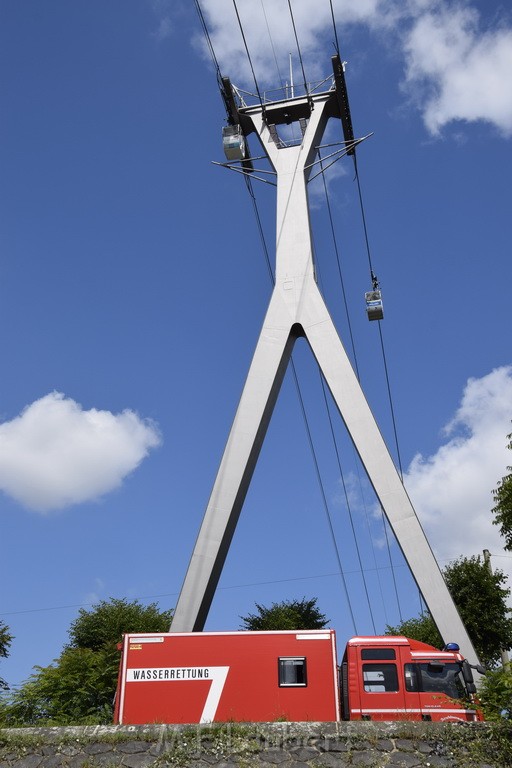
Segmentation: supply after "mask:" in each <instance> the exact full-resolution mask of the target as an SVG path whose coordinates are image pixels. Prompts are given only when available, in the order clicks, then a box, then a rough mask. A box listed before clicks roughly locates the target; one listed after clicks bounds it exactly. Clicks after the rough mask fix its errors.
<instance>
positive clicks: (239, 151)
mask: <svg viewBox="0 0 512 768" xmlns="http://www.w3.org/2000/svg"><path fill="white" fill-rule="evenodd" d="M222 146H223V149H224V154H225V155H226V160H244V159H245V156H246V154H247V152H246V147H245V137H244V134H243V133H242V128H241V126H240V125H226V126H224V128H223V129H222Z"/></svg>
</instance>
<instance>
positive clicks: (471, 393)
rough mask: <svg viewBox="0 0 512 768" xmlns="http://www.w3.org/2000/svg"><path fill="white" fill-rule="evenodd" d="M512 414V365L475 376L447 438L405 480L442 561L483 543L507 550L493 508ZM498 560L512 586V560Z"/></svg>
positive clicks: (477, 551) (476, 549) (479, 551)
mask: <svg viewBox="0 0 512 768" xmlns="http://www.w3.org/2000/svg"><path fill="white" fill-rule="evenodd" d="M511 418H512V366H508V367H502V368H497V369H495V370H494V371H492V372H491V373H489V374H488V375H487V376H484V377H482V378H481V379H469V381H468V382H467V385H466V387H465V389H464V393H463V396H462V400H461V403H460V406H459V408H458V409H457V412H456V414H455V416H454V418H453V419H452V420H451V421H450V423H449V424H448V425H447V427H446V428H445V431H444V434H445V436H446V437H447V441H446V442H445V443H444V444H443V445H442V446H441V447H440V448H439V449H438V450H437V451H436V453H435V454H433V455H432V456H428V457H424V456H421V455H417V456H416V457H415V458H414V459H413V461H412V462H411V465H410V467H409V469H408V471H407V473H406V476H405V478H404V481H405V485H406V487H407V490H408V492H409V495H410V497H411V500H412V502H413V504H414V506H415V508H416V511H417V512H418V516H419V517H420V519H421V522H422V524H423V526H424V528H425V531H426V534H427V538H428V539H429V541H430V543H431V545H432V548H433V549H434V551H435V553H436V556H437V558H438V560H439V561H440V565H441V566H444V565H446V562H447V561H449V560H453V559H455V558H457V557H459V556H461V555H464V556H471V555H478V554H482V550H483V549H489V550H490V552H491V554H493V555H497V556H503V555H504V554H505V553H504V551H503V541H502V539H501V537H500V535H499V529H498V528H497V527H496V526H495V525H493V524H492V519H493V518H492V515H491V508H492V507H493V499H492V491H493V489H494V488H495V487H496V484H497V481H498V480H500V479H501V478H502V477H503V476H504V475H505V474H507V466H508V465H509V464H510V463H511V459H512V456H511V455H510V451H509V450H508V449H507V442H508V441H507V434H508V433H510V431H511V430H512V427H511V424H510V422H511ZM493 565H494V566H495V567H496V568H500V569H501V570H503V571H504V572H506V573H508V574H509V582H510V586H512V560H511V559H510V558H507V559H503V560H501V559H498V560H496V561H495V562H494V563H493Z"/></svg>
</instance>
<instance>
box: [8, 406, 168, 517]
mask: <svg viewBox="0 0 512 768" xmlns="http://www.w3.org/2000/svg"><path fill="white" fill-rule="evenodd" d="M160 442H161V439H160V435H159V432H158V429H157V427H156V425H155V424H153V423H152V422H151V421H147V420H142V419H141V418H140V417H139V416H138V415H137V414H136V413H134V412H133V411H130V410H125V411H123V412H122V413H118V414H114V413H111V412H110V411H97V410H96V409H94V408H92V409H91V410H89V411H84V410H83V409H82V407H81V406H80V405H79V404H78V403H76V402H75V401H74V400H71V399H70V398H65V397H64V395H63V394H61V393H59V392H53V393H51V394H49V395H46V396H45V397H42V398H41V399H40V400H36V401H35V402H34V403H32V404H31V405H28V406H27V407H26V408H25V409H24V410H23V411H22V413H21V414H20V415H19V416H17V417H16V418H15V419H13V420H12V421H6V422H4V423H3V424H0V490H2V491H4V492H5V493H6V494H8V495H9V496H11V497H12V498H14V499H15V500H16V501H18V502H20V503H21V504H23V505H24V506H25V507H28V508H29V509H33V510H35V511H38V512H47V511H50V510H55V509H62V508H63V507H67V506H70V505H72V504H79V503H81V502H84V501H88V500H91V499H95V498H97V497H99V496H102V495H103V494H105V493H108V492H109V491H112V490H113V489H115V488H118V487H119V486H120V485H121V484H122V482H123V479H124V478H125V477H126V476H127V475H128V474H129V473H130V472H133V470H134V469H136V467H137V466H138V465H139V464H140V463H141V461H142V460H143V459H144V458H145V457H146V456H147V455H148V452H149V450H150V449H151V448H155V447H157V446H158V445H159V444H160Z"/></svg>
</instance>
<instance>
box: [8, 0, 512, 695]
mask: <svg viewBox="0 0 512 768" xmlns="http://www.w3.org/2000/svg"><path fill="white" fill-rule="evenodd" d="M353 5H354V4H353V3H349V2H342V1H341V0H340V2H338V3H334V8H335V13H336V20H337V31H338V35H339V38H340V43H341V46H342V56H343V58H344V59H345V60H346V61H347V62H348V63H347V82H348V88H349V95H350V102H351V109H352V118H353V123H354V129H355V133H356V135H358V136H361V135H365V134H368V133H370V132H373V133H374V135H373V137H372V138H371V139H368V140H367V141H366V142H364V143H363V144H362V146H361V147H360V149H359V150H358V165H359V171H360V178H361V184H362V190H363V196H364V204H365V213H366V217H367V225H368V231H369V238H370V245H371V252H372V261H373V264H374V268H375V271H376V273H377V275H378V277H379V279H380V282H381V287H382V290H383V296H384V302H385V319H384V321H383V322H382V333H383V337H384V343H385V349H386V359H387V364H388V369H389V376H390V381H391V389H392V397H393V405H394V410H395V416H396V425H397V431H398V438H399V447H400V454H401V460H402V465H403V468H404V472H405V481H406V486H407V488H408V490H409V492H410V495H411V497H412V500H413V503H414V504H415V506H416V508H417V511H418V514H419V516H420V518H421V520H422V523H423V525H424V527H425V529H426V531H427V535H428V537H429V540H430V541H431V544H432V546H433V548H434V551H435V553H436V555H437V557H438V559H439V562H440V564H441V565H442V566H443V565H445V564H446V563H447V562H448V561H449V560H450V559H452V558H454V557H457V556H459V555H461V554H464V555H472V554H478V553H480V552H481V550H482V549H483V548H484V547H487V548H488V549H490V551H491V552H492V554H493V565H494V566H495V567H497V568H498V567H499V568H502V569H503V570H504V571H506V572H507V573H510V572H512V559H511V556H510V555H507V554H506V553H504V552H503V550H502V549H501V542H500V540H499V536H498V531H497V529H496V527H495V526H492V525H491V517H490V513H489V510H490V507H491V506H492V498H491V491H492V489H493V488H494V487H495V485H496V482H497V480H498V479H499V478H500V477H501V476H502V475H503V474H504V473H505V471H506V466H507V464H510V463H512V462H511V456H510V452H509V451H507V450H506V443H507V440H506V435H507V433H509V432H510V431H512V430H511V426H510V420H511V417H512V359H511V353H510V345H509V342H508V338H509V335H510V334H509V328H510V309H509V301H508V298H507V296H508V289H509V285H510V281H511V266H510V243H511V241H512V225H511V216H510V191H509V188H510V178H511V172H512V156H511V137H512V92H511V89H510V81H511V80H510V79H511V75H512V17H511V14H510V10H509V9H508V8H507V7H506V6H505V5H504V4H500V3H498V2H487V3H485V4H484V3H483V2H480V3H457V4H456V3H452V2H449V1H448V0H444V1H439V2H433V1H432V0H410V1H409V2H406V1H405V0H401V1H399V0H394V2H392V1H391V0H389V2H378V0H368V2H366V3H359V4H357V10H355V11H354V9H353V7H351V6H353ZM202 7H203V11H204V13H205V18H206V20H207V23H208V25H209V28H210V32H211V36H212V42H213V45H214V48H215V52H216V54H217V57H218V59H219V62H220V65H221V69H222V71H223V74H225V75H228V76H230V78H231V79H232V81H233V82H234V83H235V84H237V85H241V86H245V87H248V88H249V89H251V88H252V84H251V79H250V75H249V70H248V67H247V57H246V54H245V50H244V49H243V43H242V41H241V36H240V31H239V28H238V26H237V22H236V17H235V15H234V10H233V5H232V3H231V2H227V0H226V1H225V2H221V0H204V2H203V3H202ZM238 7H239V10H240V15H241V18H242V21H243V23H244V28H245V29H246V32H247V41H248V45H249V50H250V52H252V56H253V57H254V61H253V63H254V65H255V69H256V72H257V77H258V81H259V83H260V85H261V87H262V88H263V87H272V86H276V85H279V77H280V75H279V73H278V71H277V67H276V63H275V58H274V53H275V54H276V58H277V59H278V65H279V71H280V73H281V76H282V75H283V73H286V70H287V66H288V53H289V51H292V52H294V51H295V50H296V48H295V47H294V41H293V36H292V32H291V25H290V19H289V12H288V3H287V2H286V3H285V2H284V1H283V2H281V0H280V1H279V2H277V0H273V2H270V0H264V2H260V3H257V2H256V3H255V2H249V1H248V0H244V1H242V0H239V2H238ZM292 7H293V8H294V12H295V21H296V26H297V32H298V37H299V42H300V45H301V50H302V52H303V55H304V64H305V70H306V76H307V78H308V79H312V80H314V79H317V78H318V79H320V78H321V77H324V76H327V75H328V74H329V71H330V66H331V65H330V57H331V55H332V53H333V44H332V41H333V32H332V26H331V20H330V8H329V3H328V2H327V1H326V2H325V3H323V2H319V1H318V0H314V2H312V1H311V2H310V0H301V2H299V0H295V2H294V3H292ZM313 8H314V12H313V11H312V9H313ZM269 30H270V37H269ZM0 36H1V45H0V57H1V63H2V66H1V70H2V72H3V75H2V78H1V82H0V100H1V102H0V103H1V112H2V119H1V123H0V153H1V169H2V172H1V176H0V195H1V205H0V210H1V217H2V224H1V235H0V249H1V250H0V254H1V255H0V265H1V266H0V269H1V272H0V349H1V351H2V358H3V366H2V370H3V375H2V379H1V382H0V419H1V423H0V489H1V494H0V514H1V519H2V540H1V542H2V543H1V553H2V555H1V560H0V562H1V580H2V584H3V590H2V599H1V603H0V618H1V619H2V620H3V621H5V622H6V623H7V624H8V625H9V626H10V627H11V630H12V632H13V634H14V635H15V640H14V642H13V645H12V649H11V656H10V658H9V659H7V660H6V661H3V662H2V667H1V674H2V676H3V677H5V678H6V679H7V680H8V681H9V682H10V683H11V684H18V683H20V682H21V681H22V680H24V679H26V678H27V676H28V675H29V674H30V672H31V669H32V667H33V666H34V665H36V664H39V665H45V664H48V663H49V662H50V661H51V660H52V659H53V658H55V657H56V656H58V654H59V653H60V650H61V648H62V646H63V645H64V643H65V642H66V640H67V628H68V627H69V624H70V622H71V621H72V620H73V619H74V618H75V616H76V615H77V611H78V608H79V606H82V605H85V606H87V605H89V604H91V603H94V602H97V601H98V600H100V599H108V598H109V597H111V596H112V597H126V598H129V599H132V598H139V599H141V600H142V601H143V602H146V601H157V602H159V604H160V605H161V607H162V609H167V608H169V607H172V606H174V604H175V601H176V598H177V593H178V592H179V589H180V586H181V583H182V580H183V577H184V575H185V570H186V567H187V564H188V559H189V557H190V554H191V550H192V547H193V544H194V541H195V537H196V535H197V531H198V528H199V525H200V522H201V519H202V515H203V512H204V508H205V506H206V503H207V500H208V496H209V493H210V490H211V486H212V484H213V480H214V477H215V473H216V470H217V467H218V464H219V461H220V458H221V455H222V451H223V447H224V443H225V440H226V438H227V434H228V431H229V428H230V425H231V420H232V418H233V415H234V412H235V409H236V406H237V403H238V398H239V396H240V393H241V388H242V386H243V382H244V380H245V376H246V373H247V370H248V367H249V363H250V360H251V356H252V352H253V350H254V346H255V343H256V340H257V336H258V333H259V329H260V326H261V323H262V321H263V317H264V314H265V311H266V307H267V303H268V300H269V297H270V293H271V284H270V281H269V276H268V272H267V268H266V264H265V259H264V256H263V252H262V247H261V242H260V238H259V233H258V229H257V226H256V222H255V219H254V215H253V210H252V204H251V201H250V198H249V196H248V195H247V192H246V189H245V185H244V183H243V181H242V179H241V178H240V177H239V176H238V175H236V174H232V173H229V172H227V171H225V170H223V169H219V168H217V167H215V166H213V165H212V164H211V161H212V160H216V161H222V160H223V153H222V145H221V128H222V126H223V124H224V118H225V114H224V109H223V105H222V102H221V99H220V96H219V93H218V90H217V85H216V80H215V75H214V72H213V69H212V66H211V62H210V60H209V58H208V56H207V55H206V54H205V52H204V47H203V42H202V37H201V28H200V24H199V21H198V18H197V15H196V13H195V9H194V7H193V4H192V3H185V2H179V1H178V0H173V1H172V2H166V0H154V1H153V2H151V1H150V0H108V1H107V2H105V1H104V0H101V2H100V0H88V1H87V2H78V3H69V2H66V1H65V0H51V2H47V3H41V2H39V0H23V2H16V3H12V2H6V0H3V2H1V3H0ZM270 38H271V40H272V43H270ZM294 55H295V54H294ZM295 73H296V77H298V73H299V65H298V60H297V57H296V55H295ZM337 131H338V133H337ZM329 137H330V138H331V137H332V138H331V140H333V141H335V140H339V139H341V133H340V132H339V126H338V125H336V124H333V125H332V126H329ZM327 184H328V189H329V200H330V204H331V209H332V212H333V219H334V228H335V233H336V239H337V243H338V248H339V251H340V257H341V263H342V270H343V276H344V283H345V289H346V294H347V302H348V312H349V315H350V318H351V324H352V330H353V334H354V339H355V350H356V355H357V362H358V367H359V371H360V375H361V382H362V385H363V389H364V391H365V393H366V394H367V397H368V399H369V401H370V404H371V407H372V409H373V411H374V413H375V416H376V418H377V421H378V423H379V425H380V426H381V429H382V431H383V433H384V436H385V438H386V440H387V442H388V444H389V446H390V449H391V451H392V453H393V455H394V456H396V450H395V445H394V436H393V426H392V421H391V416H390V407H389V401H388V395H387V390H386V380H385V375H384V368H383V359H382V354H381V348H380V341H379V334H378V328H377V324H376V323H369V322H368V320H367V319H366V316H365V310H364V292H365V291H366V290H368V289H369V288H370V278H369V273H368V262H367V257H366V252H365V247H364V239H363V231H362V225H361V216H360V210H359V205H358V200H357V188H356V185H355V182H354V177H353V167H352V164H351V161H350V160H344V161H342V162H341V163H338V164H337V165H336V166H335V167H334V169H333V172H331V173H330V174H329V176H328V178H327ZM255 189H256V193H257V199H258V206H259V210H260V213H261V218H262V222H263V229H264V232H265V238H266V242H267V244H268V248H269V252H270V255H271V258H272V259H273V253H274V230H273V226H274V202H275V200H274V190H273V188H271V187H268V186H266V185H265V186H264V185H261V186H256V187H255ZM311 200H312V211H311V216H312V227H313V236H314V245H315V252H316V257H317V261H318V267H319V276H320V284H321V288H322V291H323V293H324V296H325V298H326V301H327V304H328V306H329V308H330V310H331V312H332V315H333V318H334V320H335V322H336V324H337V327H338V329H339V331H340V334H341V337H342V339H343V341H344V342H345V344H346V346H347V348H348V349H349V353H350V354H351V355H352V349H351V347H350V345H349V337H348V333H347V321H346V312H345V308H344V305H343V299H342V296H341V291H340V285H339V280H338V277H337V266H336V262H335V255H334V250H333V240H332V235H331V231H330V226H329V221H328V217H327V214H326V205H325V196H324V194H323V187H322V185H317V186H316V187H315V188H314V189H312V190H311ZM294 360H295V363H296V367H297V371H298V376H299V380H300V383H301V390H302V393H303V397H304V402H305V407H306V411H307V414H308V419H309V422H310V426H311V431H312V437H313V441H314V444H315V449H316V451H317V454H318V458H319V465H320V471H321V474H322V480H323V483H324V487H325V490H326V495H327V498H328V502H329V509H330V512H331V515H332V519H333V524H334V528H335V531H336V536H337V541H338V546H339V549H340V553H341V557H342V563H343V568H344V570H345V580H346V584H347V587H348V592H349V595H350V600H351V604H352V613H353V614H354V618H355V621H356V626H355V627H354V625H353V623H352V620H351V617H350V610H349V608H348V604H347V599H346V595H345V590H344V587H343V583H342V580H341V578H340V576H339V574H338V573H337V571H338V566H337V562H336V557H335V553H334V547H333V544H332V541H331V538H330V535H329V531H328V525H327V522H326V516H325V511H324V508H323V505H322V500H321V495H320V491H319V486H318V483H317V479H316V476H315V470H314V466H313V461H312V457H311V453H310V450H309V446H308V442H307V438H306V433H305V427H304V423H303V420H302V416H301V412H300V407H299V404H298V399H297V395H296V392H295V387H294V384H293V380H292V379H291V377H290V376H287V377H286V379H285V382H284V385H283V389H282V392H281V395H280V398H279V401H278V404H277V406H276V410H275V414H274V417H273V420H272V423H271V425H270V428H269V432H268V434H267V438H266V441H265V444H264V447H263V450H262V453H261V456H260V460H259V463H258V466H257V469H256V472H255V475H254V478H253V482H252V484H251V488H250V491H249V493H248V496H247V500H246V503H245V506H244V510H243V513H242V516H241V519H240V523H239V526H238V528H237V531H236V534H235V537H234V541H233V545H232V548H231V551H230V554H229V557H228V560H227V563H226V566H225V569H224V572H223V575H222V579H221V584H220V588H219V590H218V592H217V596H216V598H215V601H214V603H213V606H212V610H211V613H210V617H209V620H208V624H207V628H209V629H218V630H222V629H236V628H237V627H238V626H239V625H240V618H239V617H240V616H241V615H246V614H247V613H249V612H251V611H252V610H253V608H254V603H255V602H256V601H257V602H259V603H263V604H270V603H271V602H273V601H275V600H281V599H285V598H295V597H298V598H301V597H303V596H306V597H312V596H317V597H318V600H319V606H320V608H321V609H322V610H323V611H324V612H325V613H326V614H327V615H328V617H329V618H330V623H331V625H332V626H334V627H335V628H336V629H337V630H338V637H339V643H340V645H342V644H343V640H344V638H346V637H348V636H349V635H351V634H353V633H354V632H355V631H357V632H358V633H370V634H371V633H372V632H373V626H372V624H375V627H376V631H377V632H380V631H382V630H383V629H384V626H385V624H386V623H391V624H392V623H397V622H398V621H399V620H400V615H402V616H403V618H408V617H409V616H412V615H415V614H417V612H418V610H419V600H418V596H417V593H416V591H415V589H414V588H413V586H412V583H411V580H410V578H409V577H408V575H407V569H406V567H405V566H404V564H403V561H402V559H401V556H400V554H399V552H398V551H397V549H396V546H394V545H392V547H391V555H392V560H393V563H394V564H395V581H396V584H397V589H398V593H399V606H398V605H397V600H396V597H395V588H394V584H393V581H392V579H391V577H390V568H389V554H388V551H387V549H386V547H385V546H384V545H383V543H384V540H385V537H384V535H383V530H382V526H381V523H380V520H379V519H378V517H377V516H375V504H374V499H373V498H372V495H371V493H370V490H369V487H368V483H367V482H366V480H365V478H364V474H363V472H362V470H361V468H360V467H358V466H357V464H356V462H355V459H354V452H353V449H352V447H351V445H350V443H349V441H348V440H347V438H346V436H345V434H344V431H343V427H342V425H341V424H340V423H339V419H338V420H336V422H335V430H336V435H337V438H338V440H339V445H340V453H341V457H342V466H343V473H344V478H345V483H346V486H347V489H348V495H349V499H350V509H351V512H352V516H353V520H354V527H355V529H356V530H357V532H358V543H359V547H360V551H361V555H362V560H363V566H364V568H365V570H366V580H367V587H368V590H369V592H370V595H371V605H372V609H371V612H370V609H369V608H368V607H367V605H366V602H365V597H364V590H363V586H364V584H363V580H362V577H361V575H360V573H359V563H358V560H357V558H356V556H355V545H354V541H353V538H352V534H351V531H350V524H349V521H348V515H347V508H346V503H345V497H344V494H343V490H342V485H341V481H340V477H339V470H338V467H337V464H336V459H335V454H334V450H333V445H332V441H331V437H330V427H329V422H328V419H327V415H326V410H325V405H324V401H323V394H322V390H321V387H320V384H319V378H318V371H317V370H316V368H315V364H314V362H313V360H312V357H311V354H310V352H309V349H308V348H307V346H306V344H305V343H298V344H297V347H296V351H295V353H294ZM331 413H333V415H334V412H333V410H332V408H331ZM377 575H378V577H377ZM372 614H373V622H372Z"/></svg>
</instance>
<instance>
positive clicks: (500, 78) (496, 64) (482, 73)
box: [404, 6, 512, 136]
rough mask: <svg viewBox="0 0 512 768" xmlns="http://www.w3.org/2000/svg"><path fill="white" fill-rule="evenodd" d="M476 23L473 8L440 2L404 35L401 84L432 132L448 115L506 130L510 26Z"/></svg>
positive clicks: (510, 94) (511, 99)
mask: <svg viewBox="0 0 512 768" xmlns="http://www.w3.org/2000/svg"><path fill="white" fill-rule="evenodd" d="M480 27H481V25H480V17H479V14H478V13H477V11H476V10H475V9H474V8H471V7H463V6H462V7H461V6H456V7H449V6H444V7H443V6H441V7H440V8H439V9H438V10H437V12H436V13H425V14H423V15H421V16H420V17H419V18H418V19H416V21H415V22H414V24H413V27H412V29H411V31H410V32H409V34H408V35H407V36H406V38H405V44H404V45H405V55H406V84H407V87H408V89H409V90H410V91H412V92H413V93H415V95H416V98H419V99H420V100H421V103H422V110H423V118H424V121H425V125H426V126H427V128H428V130H429V131H430V132H431V133H432V134H437V133H439V131H440V129H441V128H442V127H443V126H445V125H446V124H447V123H449V122H451V121H452V120H466V121H475V120H485V121H487V122H490V123H493V124H494V125H495V126H496V127H497V128H498V129H499V130H500V131H501V132H502V133H503V134H504V135H505V136H510V135H512V88H511V86H510V83H511V78H512V29H511V28H506V27H501V28H498V29H494V30H489V31H482V30H481V28H480Z"/></svg>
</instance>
